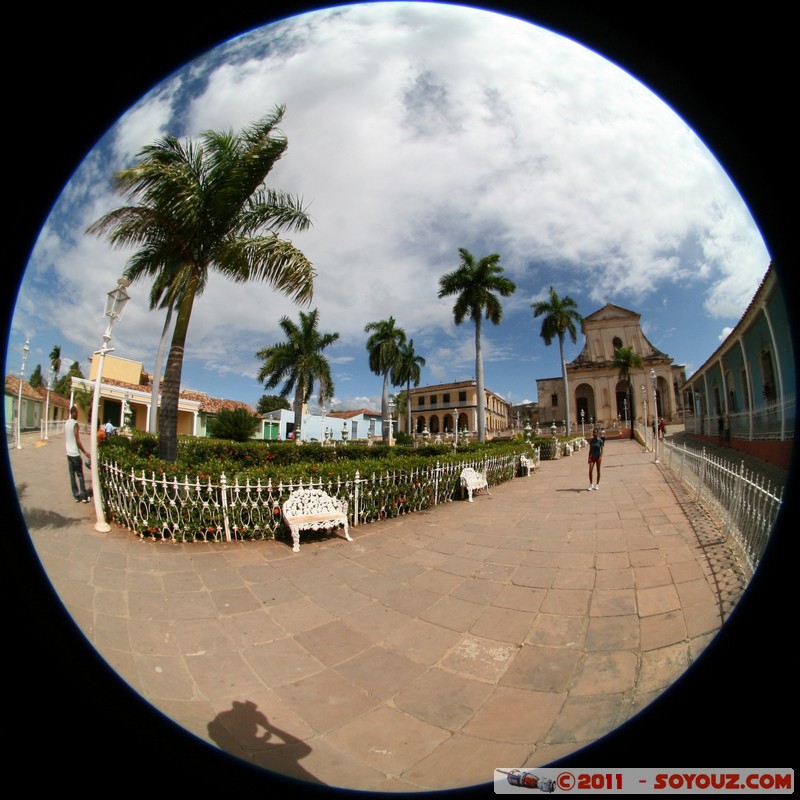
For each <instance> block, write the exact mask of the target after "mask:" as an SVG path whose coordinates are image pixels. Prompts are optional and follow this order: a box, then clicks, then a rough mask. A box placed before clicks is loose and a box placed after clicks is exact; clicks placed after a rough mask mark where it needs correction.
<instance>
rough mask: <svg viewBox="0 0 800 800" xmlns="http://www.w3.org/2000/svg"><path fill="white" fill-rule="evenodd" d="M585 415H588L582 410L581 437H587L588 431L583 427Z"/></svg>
mask: <svg viewBox="0 0 800 800" xmlns="http://www.w3.org/2000/svg"><path fill="white" fill-rule="evenodd" d="M585 415H586V412H585V411H584V410H583V409H581V436H583V437H585V436H586V430H585V428H584V427H583V425H584V416H585Z"/></svg>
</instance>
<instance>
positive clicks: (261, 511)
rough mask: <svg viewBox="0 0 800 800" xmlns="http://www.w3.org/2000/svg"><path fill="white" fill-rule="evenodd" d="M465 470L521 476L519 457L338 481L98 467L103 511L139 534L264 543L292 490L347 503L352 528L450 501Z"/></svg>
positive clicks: (496, 477) (498, 477)
mask: <svg viewBox="0 0 800 800" xmlns="http://www.w3.org/2000/svg"><path fill="white" fill-rule="evenodd" d="M465 467H474V468H475V469H479V470H481V471H484V472H486V474H487V478H488V481H489V484H490V485H492V486H493V485H497V484H499V483H503V482H504V481H508V480H511V479H513V478H514V477H516V476H517V474H519V472H520V464H519V455H516V454H513V455H507V456H496V457H493V458H483V459H479V460H465V461H463V462H461V463H458V464H445V465H442V464H439V463H438V462H437V464H436V466H435V467H434V466H432V467H426V468H418V469H413V470H409V471H401V470H396V471H392V472H383V473H372V474H371V475H369V476H361V474H360V473H359V472H356V474H355V477H353V478H346V479H343V478H341V477H334V478H330V479H328V480H322V479H320V480H317V481H315V480H308V481H303V480H300V481H297V482H293V481H289V482H287V483H284V482H279V483H278V484H273V483H272V481H271V480H270V481H268V482H267V483H266V484H262V483H261V482H260V481H257V482H255V483H251V482H250V481H249V480H247V481H245V482H244V483H240V482H239V481H238V480H235V481H234V482H233V483H229V482H228V481H227V479H226V477H225V475H224V474H223V475H222V476H221V478H220V480H219V482H218V483H214V482H212V481H211V480H207V481H201V480H200V479H199V478H196V479H194V480H191V479H189V478H184V479H183V480H178V478H177V477H172V478H167V477H166V476H163V475H162V476H161V477H157V476H156V475H155V473H151V475H150V476H149V477H148V476H147V475H146V474H145V473H144V472H142V473H141V474H139V475H137V474H136V473H135V472H134V471H126V470H122V469H120V468H119V467H117V466H116V465H115V464H110V463H107V462H103V463H101V465H100V469H101V473H102V475H101V480H102V483H103V491H104V499H105V503H106V509H107V513H108V514H109V516H110V517H112V518H113V519H114V520H115V521H116V522H117V523H118V524H120V525H123V526H125V527H126V528H128V529H129V530H131V531H133V532H134V533H138V534H139V535H140V536H150V537H160V538H164V539H172V540H175V541H223V540H225V541H232V540H235V539H271V538H273V537H274V536H275V534H276V532H277V531H278V529H279V528H280V527H281V525H282V517H281V506H282V504H283V502H284V501H285V500H286V499H287V498H288V496H289V494H290V493H291V492H293V491H295V490H296V489H322V490H323V491H325V492H327V493H328V494H330V495H332V496H335V497H338V498H340V499H345V500H347V502H348V509H349V512H348V522H349V524H350V526H351V527H354V528H355V527H358V526H359V525H365V524H368V523H371V522H377V521H378V520H381V519H386V518H389V517H397V516H400V515H402V514H408V513H411V512H414V511H421V510H423V509H427V508H432V507H433V506H435V505H438V504H440V503H446V502H449V501H450V500H452V499H453V496H454V494H455V493H456V492H457V491H459V476H460V475H461V471H462V470H463V469H464V468H465Z"/></svg>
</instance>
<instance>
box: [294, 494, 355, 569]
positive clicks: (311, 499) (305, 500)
mask: <svg viewBox="0 0 800 800" xmlns="http://www.w3.org/2000/svg"><path fill="white" fill-rule="evenodd" d="M281 510H282V512H283V519H284V522H286V524H287V525H288V526H289V531H290V533H291V534H292V550H294V552H295V553H298V552H299V551H300V531H301V530H314V531H319V530H325V529H327V528H338V527H339V526H340V525H343V526H344V538H345V539H347V541H348V542H352V541H353V540H352V538H351V537H350V531H349V528H348V524H347V501H346V500H339V498H337V497H331V496H330V495H329V494H328V493H327V492H323V491H322V489H297V490H296V491H294V492H292V493H291V494H290V495H289V498H288V499H287V501H286V502H285V503H284V504H283V508H282V509H281Z"/></svg>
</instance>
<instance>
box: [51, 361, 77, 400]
mask: <svg viewBox="0 0 800 800" xmlns="http://www.w3.org/2000/svg"><path fill="white" fill-rule="evenodd" d="M82 377H83V372H81V365H80V363H79V362H77V361H73V362H72V364H71V365H70V368H69V370H68V372H67V374H66V375H65V376H64V377H63V378H59V379H58V380H57V381H55V382H54V383H53V391H54V392H55V393H56V394H58V395H61V397H69V396H70V395H71V394H72V379H73V378H82Z"/></svg>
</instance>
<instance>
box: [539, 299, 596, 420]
mask: <svg viewBox="0 0 800 800" xmlns="http://www.w3.org/2000/svg"><path fill="white" fill-rule="evenodd" d="M531 308H532V309H533V316H534V318H536V317H541V316H544V319H543V320H542V329H541V332H540V334H539V335H540V336H541V337H542V339H544V343H545V344H546V345H547V346H548V347H549V346H550V345H551V344H552V342H553V339H558V351H559V354H560V356H561V376H562V378H563V380H564V404H565V406H566V409H565V411H564V414H565V416H564V423H565V425H566V427H567V433H569V432H570V431H571V430H572V427H571V423H570V415H569V381H568V380H567V362H566V361H565V360H564V336H566V335H567V334H569V336H570V339H572V343H573V344H575V342H577V341H578V330H577V327H576V326H577V325H580V324H581V323H582V322H583V317H582V316H581V315H580V314H579V313H578V304H577V303H576V302H575V301H574V300H573V299H572V298H571V297H570V296H569V295H564V297H563V298H562V297H559V296H558V293H557V292H556V290H555V289H554V288H553V287H552V286H551V287H550V300H549V302H548V301H546V300H542V301H540V302H538V303H532V304H531Z"/></svg>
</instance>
